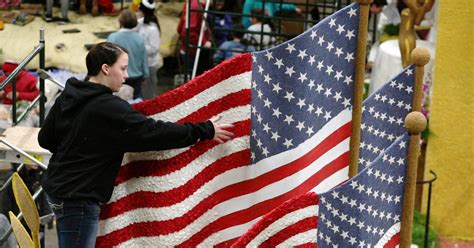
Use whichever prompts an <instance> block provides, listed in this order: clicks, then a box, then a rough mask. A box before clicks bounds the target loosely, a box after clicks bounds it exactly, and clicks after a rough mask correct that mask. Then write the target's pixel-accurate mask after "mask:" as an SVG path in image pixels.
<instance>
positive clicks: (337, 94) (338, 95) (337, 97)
mask: <svg viewBox="0 0 474 248" xmlns="http://www.w3.org/2000/svg"><path fill="white" fill-rule="evenodd" d="M333 98H334V99H335V100H336V102H339V99H341V98H342V96H341V92H336V94H335V95H334V96H333Z"/></svg>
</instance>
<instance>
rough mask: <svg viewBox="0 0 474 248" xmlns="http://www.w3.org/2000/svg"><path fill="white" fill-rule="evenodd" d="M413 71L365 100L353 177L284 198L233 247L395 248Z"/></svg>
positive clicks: (389, 83)
mask: <svg viewBox="0 0 474 248" xmlns="http://www.w3.org/2000/svg"><path fill="white" fill-rule="evenodd" d="M413 72H414V67H413V66H409V67H407V68H406V69H405V70H404V71H403V72H401V73H400V74H399V75H398V76H396V77H395V78H394V79H392V80H391V81H390V82H388V83H386V84H385V85H384V86H383V87H382V88H381V89H379V90H378V91H377V92H375V93H374V94H372V95H371V96H369V97H368V98H367V99H366V100H365V101H364V103H363V106H362V109H363V114H362V125H361V126H362V135H361V143H360V144H361V150H360V159H359V166H362V165H364V167H363V168H362V169H361V170H360V173H359V174H358V175H357V176H356V177H354V178H352V179H350V180H349V181H347V182H345V183H344V184H343V185H341V186H340V187H337V188H336V189H333V190H330V191H327V192H325V193H322V194H320V195H318V194H316V193H315V192H309V193H307V194H304V195H301V196H298V197H295V198H293V199H291V200H289V201H287V202H285V203H284V204H282V205H281V206H279V207H278V208H276V209H274V210H273V211H272V212H270V213H269V214H267V215H265V216H264V217H263V218H262V219H261V220H260V221H259V222H258V223H257V224H255V225H254V226H253V227H252V228H251V229H250V230H249V231H247V232H246V233H245V234H244V235H243V236H242V237H241V238H240V239H239V240H238V241H237V242H236V243H235V247H242V246H246V247H256V246H261V245H263V246H265V245H269V246H281V247H286V246H293V245H296V244H300V243H302V242H301V240H306V241H307V243H306V244H307V245H311V244H313V245H315V244H316V243H317V246H318V247H334V246H336V247H395V246H396V245H397V244H398V233H399V230H400V215H401V211H402V201H403V199H402V194H403V189H404V179H405V168H406V162H407V156H406V154H407V152H406V151H407V150H406V149H407V135H406V129H405V128H404V127H403V122H404V119H405V116H406V115H407V114H408V113H409V112H410V110H411V101H412V98H413V87H414V75H413ZM369 130H370V131H369ZM397 139H398V140H397ZM367 161H369V162H367ZM283 223H285V224H283ZM316 238H317V240H316Z"/></svg>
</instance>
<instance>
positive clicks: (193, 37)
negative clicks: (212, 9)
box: [177, 0, 212, 76]
mask: <svg viewBox="0 0 474 248" xmlns="http://www.w3.org/2000/svg"><path fill="white" fill-rule="evenodd" d="M190 2H191V6H190V8H191V10H203V9H204V7H203V6H205V1H204V2H201V1H199V0H191V1H190ZM186 12H187V2H186V3H185V4H184V5H183V11H182V12H181V13H182V14H181V17H180V19H179V23H178V28H177V31H178V34H179V41H180V54H181V57H183V59H185V58H186V56H187V58H188V60H189V64H188V71H187V73H189V74H190V72H192V70H193V64H194V60H195V57H196V51H197V49H196V46H197V45H198V40H199V34H200V32H201V23H202V21H203V14H202V13H201V12H198V11H191V13H190V18H189V27H188V29H189V39H188V42H189V46H194V47H187V45H186V33H187V32H188V31H187V30H186ZM211 35H212V33H211V29H210V28H209V27H208V25H204V30H203V36H202V43H201V47H204V49H202V48H201V52H200V56H199V60H198V65H197V71H196V76H197V75H200V74H202V73H203V72H205V71H207V70H209V69H211V68H212V57H211V55H212V53H211V50H209V49H205V48H210V47H211V46H212V43H211V40H210V37H211Z"/></svg>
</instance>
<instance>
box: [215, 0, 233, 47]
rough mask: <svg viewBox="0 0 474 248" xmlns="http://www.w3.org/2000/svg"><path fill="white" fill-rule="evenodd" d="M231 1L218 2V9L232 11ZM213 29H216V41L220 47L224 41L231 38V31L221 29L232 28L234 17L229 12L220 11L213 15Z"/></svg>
mask: <svg viewBox="0 0 474 248" xmlns="http://www.w3.org/2000/svg"><path fill="white" fill-rule="evenodd" d="M229 3H230V1H223V2H222V1H218V2H216V10H217V11H220V12H225V13H229V12H232V6H230V5H229ZM212 19H213V21H212V24H213V26H212V30H214V32H212V33H213V35H214V43H215V45H216V46H217V47H219V46H220V45H221V44H222V43H224V42H226V41H228V40H229V36H230V32H229V31H224V30H219V29H230V28H232V25H233V24H232V23H233V22H232V18H231V17H230V15H228V14H222V13H218V14H215V15H213V16H212Z"/></svg>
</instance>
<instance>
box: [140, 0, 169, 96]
mask: <svg viewBox="0 0 474 248" xmlns="http://www.w3.org/2000/svg"><path fill="white" fill-rule="evenodd" d="M155 8H156V3H155V1H154V0H142V1H141V3H140V5H139V7H138V10H139V11H138V15H139V18H138V25H137V27H136V30H137V32H138V33H139V34H140V35H141V36H142V37H143V39H144V41H145V50H146V54H147V58H148V70H149V73H150V76H149V77H148V79H146V80H145V82H144V84H143V87H142V95H143V97H144V98H145V99H150V98H153V97H155V96H156V95H157V94H158V88H157V85H158V78H157V73H158V69H160V68H161V67H162V66H163V58H162V57H161V55H160V24H159V22H158V18H157V17H156V15H155Z"/></svg>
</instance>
